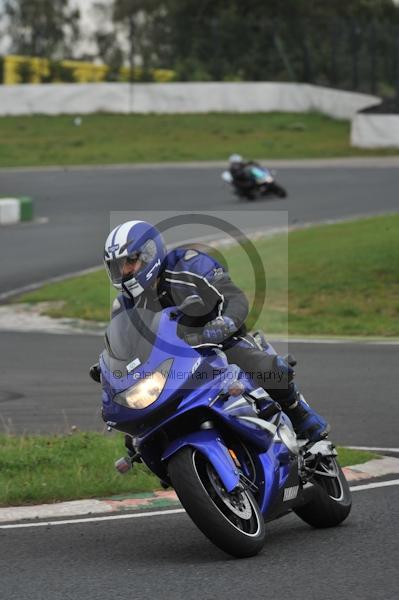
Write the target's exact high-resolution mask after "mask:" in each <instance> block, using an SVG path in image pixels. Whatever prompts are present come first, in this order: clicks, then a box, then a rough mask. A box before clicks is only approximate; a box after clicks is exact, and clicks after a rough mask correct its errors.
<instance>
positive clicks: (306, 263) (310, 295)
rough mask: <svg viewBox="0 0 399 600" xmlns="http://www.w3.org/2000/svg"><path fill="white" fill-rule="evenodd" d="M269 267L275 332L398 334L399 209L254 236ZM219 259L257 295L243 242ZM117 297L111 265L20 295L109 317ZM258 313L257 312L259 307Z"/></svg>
mask: <svg viewBox="0 0 399 600" xmlns="http://www.w3.org/2000/svg"><path fill="white" fill-rule="evenodd" d="M255 246H256V248H257V251H258V253H259V255H260V256H261V258H262V261H263V264H264V266H265V273H266V284H267V285H266V292H265V296H264V297H263V295H261V296H260V297H259V298H257V301H258V303H259V307H260V308H261V309H262V310H261V312H260V316H259V318H258V319H257V320H256V321H254V320H253V319H252V320H251V318H250V319H249V325H250V326H251V328H254V327H258V328H261V329H263V330H264V331H265V332H266V333H268V334H281V333H283V334H284V333H287V332H289V334H290V335H297V334H301V335H337V336H387V337H389V336H391V337H392V336H399V213H398V214H394V215H387V216H381V217H373V218H369V219H362V220H359V221H350V222H345V223H340V224H334V225H323V226H320V227H312V228H309V229H303V230H297V231H293V232H291V233H289V234H288V236H287V235H279V236H275V237H273V238H269V239H261V240H258V241H256V242H255ZM216 256H217V258H218V259H220V260H222V261H223V262H224V263H225V264H226V265H227V267H228V268H229V270H230V272H231V275H232V278H233V280H234V281H235V282H236V283H237V284H238V285H239V286H240V287H241V288H242V289H243V290H244V291H245V292H246V293H247V295H248V297H249V299H250V300H251V302H252V301H253V300H254V273H253V269H252V266H251V263H250V262H249V261H248V258H247V256H246V255H245V252H243V250H242V249H241V248H240V247H230V248H223V249H218V250H217V251H216ZM112 298H113V290H112V289H110V286H109V281H108V278H107V276H106V274H105V272H104V270H103V269H102V270H99V271H98V272H95V273H92V274H90V275H86V276H84V277H79V278H73V279H70V280H67V281H64V282H62V283H57V284H53V285H49V286H45V287H43V288H41V289H40V290H38V291H35V292H32V293H30V294H26V295H24V296H22V297H21V298H19V299H18V301H23V302H42V301H50V302H57V303H58V304H55V305H54V306H53V307H50V308H48V309H47V310H46V313H47V314H49V315H50V316H54V317H60V316H66V317H72V318H82V319H92V320H98V321H107V320H108V318H109V307H110V305H111V300H112ZM252 316H253V313H252Z"/></svg>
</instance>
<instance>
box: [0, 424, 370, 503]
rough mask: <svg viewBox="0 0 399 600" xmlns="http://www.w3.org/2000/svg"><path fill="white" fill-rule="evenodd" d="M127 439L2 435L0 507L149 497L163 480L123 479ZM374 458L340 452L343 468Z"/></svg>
mask: <svg viewBox="0 0 399 600" xmlns="http://www.w3.org/2000/svg"><path fill="white" fill-rule="evenodd" d="M123 454H124V444H123V436H122V435H118V434H115V433H113V434H111V435H103V434H100V433H81V432H75V433H73V434H72V435H67V436H13V435H0V505H1V506H17V505H24V504H37V503H45V502H57V501H62V500H77V499H79V498H97V497H107V496H108V497H109V496H114V495H117V494H129V493H137V492H150V491H153V490H154V489H158V488H159V487H160V486H159V481H158V479H157V478H156V477H155V476H154V475H152V474H151V473H150V471H149V470H148V469H147V468H146V467H144V466H143V465H135V468H134V470H133V471H131V472H130V473H129V474H127V475H126V476H121V475H119V473H117V472H116V471H115V470H114V468H113V463H114V461H115V460H116V459H117V458H119V457H120V456H121V455H123ZM371 458H375V455H374V454H371V453H368V452H359V451H354V450H348V449H344V448H341V449H339V459H340V461H341V464H342V466H345V465H349V464H358V463H361V462H366V461H367V460H370V459H371Z"/></svg>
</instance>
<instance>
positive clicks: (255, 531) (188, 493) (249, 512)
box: [168, 447, 265, 558]
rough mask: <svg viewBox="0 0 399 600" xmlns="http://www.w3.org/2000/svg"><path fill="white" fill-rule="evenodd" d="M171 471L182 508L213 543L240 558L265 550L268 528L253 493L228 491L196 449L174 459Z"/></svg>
mask: <svg viewBox="0 0 399 600" xmlns="http://www.w3.org/2000/svg"><path fill="white" fill-rule="evenodd" d="M168 469H169V476H170V479H171V481H172V484H173V487H174V488H175V490H176V493H177V495H178V497H179V499H180V501H181V503H182V505H183V506H184V508H185V510H186V511H187V513H188V515H189V516H190V517H191V519H192V520H193V521H194V523H195V524H196V525H197V527H198V528H199V529H200V530H201V531H202V533H204V534H205V535H206V537H207V538H209V539H210V540H211V542H213V543H214V544H215V545H216V546H217V547H218V548H220V549H221V550H223V551H224V552H227V553H228V554H231V555H232V556H235V557H237V558H246V557H249V556H254V555H255V554H258V552H260V550H262V548H263V546H264V543H265V525H264V521H263V517H262V515H261V513H260V510H259V507H258V505H257V503H256V501H255V499H254V497H253V496H252V494H251V493H250V492H249V491H247V490H243V491H239V492H232V493H228V492H226V491H225V490H224V488H223V484H222V482H221V480H220V479H219V477H218V475H217V473H216V471H215V469H214V468H213V466H212V465H211V463H210V462H209V461H208V460H207V459H206V458H205V457H204V456H203V455H202V454H201V453H200V452H199V451H198V450H196V449H195V448H192V447H186V448H183V449H182V450H181V451H180V452H178V453H177V454H175V455H174V456H172V458H171V459H170V461H169V465H168Z"/></svg>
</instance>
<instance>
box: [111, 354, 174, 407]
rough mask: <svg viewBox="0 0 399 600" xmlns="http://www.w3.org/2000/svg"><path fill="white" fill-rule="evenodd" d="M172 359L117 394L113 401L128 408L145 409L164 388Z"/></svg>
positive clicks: (156, 398)
mask: <svg viewBox="0 0 399 600" xmlns="http://www.w3.org/2000/svg"><path fill="white" fill-rule="evenodd" d="M172 362H173V359H168V360H166V361H165V362H163V363H162V364H161V365H160V366H159V367H158V368H157V370H156V371H154V372H153V373H149V374H148V375H146V377H145V378H144V379H142V380H141V381H139V382H138V383H136V384H135V385H132V387H130V388H129V389H127V390H125V391H124V392H122V393H120V394H117V395H116V396H115V398H114V401H115V402H117V403H118V404H122V405H123V406H128V407H129V408H135V409H140V408H147V406H150V404H153V402H155V401H156V400H158V398H159V396H160V395H161V393H162V390H163V388H164V387H165V383H166V380H167V378H168V374H169V370H170V367H171V365H172Z"/></svg>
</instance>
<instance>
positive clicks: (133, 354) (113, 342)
mask: <svg viewBox="0 0 399 600" xmlns="http://www.w3.org/2000/svg"><path fill="white" fill-rule="evenodd" d="M161 315H162V313H161V312H157V313H154V312H152V311H150V310H146V309H140V308H139V309H137V308H132V309H130V310H124V311H122V312H120V313H118V314H117V315H115V316H114V317H113V318H112V320H111V323H110V324H109V326H108V329H107V332H106V334H105V350H104V352H103V358H104V361H105V364H106V365H107V367H108V368H109V369H110V370H111V371H113V372H114V371H115V370H119V371H121V376H124V375H126V366H129V365H131V368H130V370H133V369H134V368H136V367H135V366H134V363H133V364H131V363H132V361H136V362H137V365H136V366H139V364H143V363H144V362H146V360H147V359H148V357H149V356H150V353H151V349H152V347H153V345H154V340H155V337H156V333H157V331H158V326H159V320H160V318H161Z"/></svg>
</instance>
